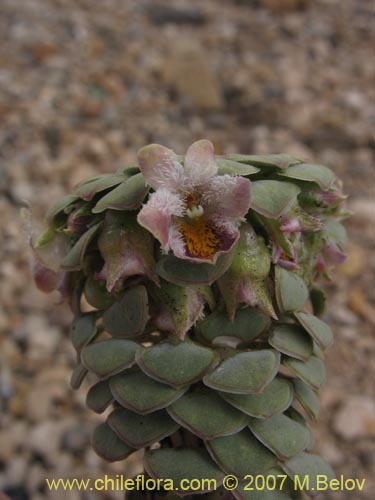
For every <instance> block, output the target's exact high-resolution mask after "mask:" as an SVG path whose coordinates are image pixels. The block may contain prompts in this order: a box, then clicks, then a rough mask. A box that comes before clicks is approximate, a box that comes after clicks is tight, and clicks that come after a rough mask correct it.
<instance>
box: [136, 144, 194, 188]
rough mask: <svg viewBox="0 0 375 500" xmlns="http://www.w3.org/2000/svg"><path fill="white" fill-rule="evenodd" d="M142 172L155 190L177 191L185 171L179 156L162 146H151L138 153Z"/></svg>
mask: <svg viewBox="0 0 375 500" xmlns="http://www.w3.org/2000/svg"><path fill="white" fill-rule="evenodd" d="M138 163H139V168H140V169H141V172H142V174H143V176H144V178H145V179H146V182H147V184H149V185H150V186H151V187H152V188H153V189H159V188H170V189H173V190H175V189H177V188H178V187H179V186H181V185H182V182H183V179H184V171H183V167H182V165H181V163H180V162H179V161H178V158H177V155H176V154H175V153H174V152H173V151H172V150H171V149H168V148H166V147H164V146H161V145H160V144H149V145H148V146H145V147H144V148H142V149H140V150H139V151H138Z"/></svg>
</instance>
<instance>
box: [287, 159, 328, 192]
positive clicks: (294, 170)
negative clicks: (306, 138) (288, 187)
mask: <svg viewBox="0 0 375 500" xmlns="http://www.w3.org/2000/svg"><path fill="white" fill-rule="evenodd" d="M278 175H281V176H283V177H288V178H290V179H296V180H300V181H307V182H315V183H316V184H318V185H319V187H320V188H321V189H323V190H324V191H328V189H329V188H330V187H331V186H332V184H333V183H334V182H335V180H336V175H335V174H334V173H333V172H332V170H330V169H329V168H328V167H325V166H324V165H315V164H313V163H300V164H299V165H292V166H290V167H289V168H287V169H286V170H284V171H282V172H279V173H278Z"/></svg>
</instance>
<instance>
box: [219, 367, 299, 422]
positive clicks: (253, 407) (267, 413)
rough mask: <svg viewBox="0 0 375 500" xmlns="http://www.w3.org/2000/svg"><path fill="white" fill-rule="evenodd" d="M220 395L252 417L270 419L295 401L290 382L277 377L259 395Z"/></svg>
mask: <svg viewBox="0 0 375 500" xmlns="http://www.w3.org/2000/svg"><path fill="white" fill-rule="evenodd" d="M219 395H220V396H221V397H222V398H223V399H225V401H227V402H228V403H230V404H231V405H232V406H234V407H235V408H238V409H239V410H241V411H242V412H244V413H246V414H247V415H249V416H251V417H256V418H270V417H273V416H274V415H277V414H279V413H282V412H283V411H285V410H286V409H287V408H288V407H289V406H290V404H291V402H292V399H293V387H292V384H291V383H290V382H289V381H288V380H286V379H283V378H280V377H276V378H274V379H273V380H272V382H271V383H269V384H268V385H267V387H266V388H265V389H264V390H263V391H262V392H260V393H259V394H230V393H228V392H219Z"/></svg>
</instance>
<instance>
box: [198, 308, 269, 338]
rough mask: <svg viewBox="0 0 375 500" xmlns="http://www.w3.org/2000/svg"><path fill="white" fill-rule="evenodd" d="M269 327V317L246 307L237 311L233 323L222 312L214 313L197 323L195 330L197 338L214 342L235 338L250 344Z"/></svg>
mask: <svg viewBox="0 0 375 500" xmlns="http://www.w3.org/2000/svg"><path fill="white" fill-rule="evenodd" d="M270 325H271V320H270V317H269V316H268V315H267V314H265V313H264V312H262V311H260V310H259V309H256V308H252V307H246V308H244V309H239V310H238V311H237V312H236V316H235V318H234V320H233V321H230V320H229V318H228V316H227V314H226V313H225V312H224V311H218V310H216V311H214V312H213V313H212V314H210V315H209V316H207V318H205V319H204V320H203V321H201V322H199V323H198V325H197V327H196V330H197V334H198V336H199V338H201V339H202V340H204V341H206V342H210V343H211V342H215V339H220V337H237V338H240V339H241V340H242V341H243V342H246V343H248V342H252V341H253V340H254V339H256V338H257V337H259V336H260V335H261V334H262V333H263V332H265V331H266V330H267V329H268V328H269V327H270Z"/></svg>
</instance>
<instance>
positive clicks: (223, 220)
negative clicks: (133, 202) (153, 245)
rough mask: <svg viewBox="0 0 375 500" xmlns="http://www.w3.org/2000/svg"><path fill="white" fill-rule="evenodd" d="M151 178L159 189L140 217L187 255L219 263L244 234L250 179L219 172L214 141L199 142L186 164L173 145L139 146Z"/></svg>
mask: <svg viewBox="0 0 375 500" xmlns="http://www.w3.org/2000/svg"><path fill="white" fill-rule="evenodd" d="M138 161H139V166H140V169H141V172H142V174H143V175H144V177H145V179H146V182H147V183H148V184H149V185H150V186H151V187H152V188H153V189H154V190H155V192H154V193H152V194H151V195H150V197H149V200H148V202H147V203H146V204H145V205H144V206H143V208H142V210H141V211H140V213H139V214H138V222H139V224H140V225H141V226H143V227H145V228H146V229H147V230H148V231H150V232H151V233H152V234H153V235H154V236H155V238H157V239H158V240H159V241H160V243H161V247H162V250H163V252H165V253H168V252H169V251H170V250H172V252H173V253H174V255H175V256H176V257H178V258H181V259H187V260H190V261H194V262H210V263H215V262H216V260H217V258H218V256H219V255H220V254H222V253H224V252H228V251H229V250H231V249H232V248H233V245H234V244H235V242H236V241H237V239H238V237H239V230H238V227H239V225H240V222H241V221H242V220H243V218H244V216H245V215H246V213H247V211H248V209H249V206H250V181H249V180H248V179H246V178H244V177H232V176H230V175H217V172H218V168H217V165H216V162H215V155H214V148H213V145H212V143H211V142H210V141H207V140H200V141H197V142H194V143H193V144H192V145H191V146H190V147H189V149H188V150H187V153H186V156H185V159H184V165H182V163H181V162H180V161H179V158H178V157H177V155H176V154H175V153H174V152H173V151H172V150H170V149H168V148H166V147H164V146H161V145H159V144H150V145H149V146H146V147H144V148H142V149H141V150H140V151H139V152H138Z"/></svg>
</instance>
